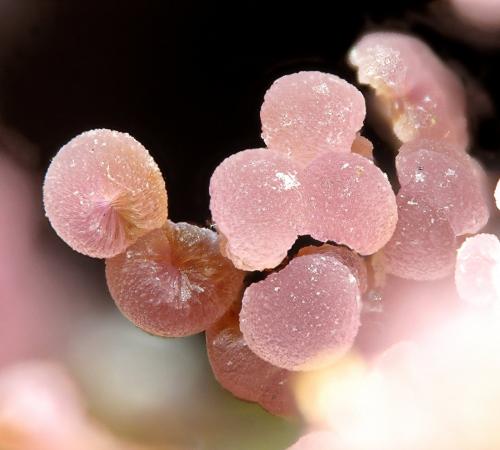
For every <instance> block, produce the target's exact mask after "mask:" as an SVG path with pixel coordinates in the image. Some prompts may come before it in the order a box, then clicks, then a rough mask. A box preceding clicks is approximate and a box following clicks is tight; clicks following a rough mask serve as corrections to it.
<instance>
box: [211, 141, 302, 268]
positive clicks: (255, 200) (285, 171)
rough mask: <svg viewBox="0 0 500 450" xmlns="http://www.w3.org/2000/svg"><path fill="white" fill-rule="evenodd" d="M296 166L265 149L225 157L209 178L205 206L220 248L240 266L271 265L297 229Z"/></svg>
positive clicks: (282, 255)
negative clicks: (218, 238)
mask: <svg viewBox="0 0 500 450" xmlns="http://www.w3.org/2000/svg"><path fill="white" fill-rule="evenodd" d="M300 187H301V181H300V179H299V169H298V167H297V165H296V164H295V163H294V162H293V161H292V160H291V159H290V158H288V157H287V156H285V155H282V154H280V153H278V152H271V151H269V150H266V149H254V150H245V151H242V152H239V153H236V154H234V155H232V156H230V157H229V158H226V159H225V160H224V161H223V162H222V163H221V164H220V165H219V166H218V167H217V168H216V169H215V172H214V173H213V175H212V178H211V180H210V210H211V212H212V218H213V220H214V222H215V225H216V226H217V230H218V231H219V232H220V233H221V234H222V235H223V240H222V241H221V242H223V246H222V249H221V250H222V251H223V253H224V254H225V255H226V256H227V257H229V258H230V259H231V260H232V261H233V263H234V265H235V266H236V267H238V268H240V269H243V270H263V269H268V268H273V267H276V266H277V265H278V264H279V263H280V262H281V261H282V260H283V259H284V258H285V256H286V254H287V251H288V249H289V248H290V247H291V246H292V245H293V243H294V242H295V239H296V238H297V235H298V232H299V229H300V228H301V224H302V220H303V214H302V208H303V206H302V196H301V191H300Z"/></svg>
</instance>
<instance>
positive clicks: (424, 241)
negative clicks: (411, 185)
mask: <svg viewBox="0 0 500 450" xmlns="http://www.w3.org/2000/svg"><path fill="white" fill-rule="evenodd" d="M397 203H398V224H397V226H396V231H395V232H394V234H393V236H392V238H391V240H390V241H389V242H388V243H387V245H386V246H385V247H384V249H383V254H384V263H385V264H384V265H385V270H386V271H387V272H388V273H391V274H393V275H397V276H399V277H401V278H406V279H411V280H435V279H439V278H443V277H446V276H447V275H449V274H451V273H452V272H453V267H454V265H455V253H456V239H455V233H454V231H453V229H452V228H451V226H450V223H449V222H448V220H447V219H446V217H444V216H443V215H442V214H440V213H439V211H438V210H436V209H435V208H433V207H432V206H430V205H429V204H428V203H426V201H425V200H424V199H422V197H420V196H418V195H413V194H412V193H411V192H410V193H408V192H406V189H405V188H403V189H401V190H400V191H399V193H398V196H397Z"/></svg>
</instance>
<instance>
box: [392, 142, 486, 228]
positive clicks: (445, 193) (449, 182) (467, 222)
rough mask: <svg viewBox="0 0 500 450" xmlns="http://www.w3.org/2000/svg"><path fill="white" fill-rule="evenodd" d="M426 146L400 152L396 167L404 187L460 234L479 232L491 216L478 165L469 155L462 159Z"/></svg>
mask: <svg viewBox="0 0 500 450" xmlns="http://www.w3.org/2000/svg"><path fill="white" fill-rule="evenodd" d="M425 147H426V146H423V148H421V149H419V150H416V149H411V150H408V151H405V150H404V149H402V150H401V151H400V152H399V154H398V156H397V157H396V169H397V172H398V179H399V182H400V184H401V186H403V187H404V188H405V191H406V192H407V193H411V194H415V195H418V196H419V197H421V198H422V199H424V200H425V201H426V202H427V203H428V204H429V205H430V206H432V207H434V208H436V209H437V210H438V211H440V213H441V214H443V215H444V216H446V217H447V218H448V220H449V221H450V225H451V226H452V228H453V230H454V231H455V234H456V235H457V236H459V235H462V234H466V233H477V232H478V231H479V230H480V229H481V228H483V227H484V225H486V223H487V222H488V219H489V209H488V203H487V200H486V198H485V196H484V189H483V186H482V182H483V180H482V177H481V176H480V174H479V173H478V171H477V167H476V166H474V164H473V162H472V159H471V158H470V157H468V156H467V155H463V156H462V157H460V158H459V157H454V156H452V155H451V154H449V153H446V152H437V151H434V150H428V149H426V148H425Z"/></svg>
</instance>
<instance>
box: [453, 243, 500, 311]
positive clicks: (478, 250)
mask: <svg viewBox="0 0 500 450" xmlns="http://www.w3.org/2000/svg"><path fill="white" fill-rule="evenodd" d="M499 276H500V241H499V240H498V237H496V236H495V235H493V234H487V233H482V234H477V235H475V236H472V237H469V238H467V239H466V240H465V241H464V242H463V244H462V245H461V246H460V248H459V249H458V252H457V264H456V268H455V284H456V286H457V291H458V294H459V296H460V297H461V298H462V299H463V300H464V301H466V302H467V303H469V304H471V305H475V306H497V307H498V306H499V305H500V280H499Z"/></svg>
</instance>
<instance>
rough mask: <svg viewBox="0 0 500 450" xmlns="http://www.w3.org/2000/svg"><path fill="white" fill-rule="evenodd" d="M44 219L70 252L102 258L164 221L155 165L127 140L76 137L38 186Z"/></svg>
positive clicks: (109, 135) (103, 133)
mask: <svg viewBox="0 0 500 450" xmlns="http://www.w3.org/2000/svg"><path fill="white" fill-rule="evenodd" d="M44 203H45V211H46V214H47V217H48V218H49V220H50V222H51V225H52V226H53V227H54V229H55V230H56V232H57V234H58V235H59V236H60V237H61V239H63V240H64V241H65V242H66V243H67V244H68V245H69V246H70V247H71V248H73V250H76V251H78V252H80V253H83V254H85V255H88V256H93V257H97V258H108V257H112V256H115V255H117V254H119V253H121V252H123V251H124V250H125V249H126V248H127V247H128V246H129V245H131V244H132V243H134V242H135V241H136V240H137V238H138V237H140V236H142V235H144V234H145V233H147V232H148V231H150V230H152V229H155V228H158V227H160V226H162V225H163V224H164V223H165V220H166V219H167V192H166V190H165V182H164V180H163V178H162V175H161V173H160V170H159V169H158V166H157V165H156V163H155V162H154V161H153V158H151V156H150V155H149V153H148V151H147V150H146V149H145V148H144V147H143V146H142V145H141V144H140V143H139V142H137V141H136V140H135V139H134V138H133V137H132V136H130V135H129V134H126V133H119V132H116V131H111V130H92V131H87V132H85V133H82V134H80V135H79V136H77V137H75V138H74V139H72V140H71V141H70V142H68V143H67V144H66V145H65V146H63V147H62V148H61V150H59V152H58V153H57V155H56V156H55V157H54V159H53V160H52V163H51V164H50V166H49V169H48V170H47V174H46V176H45V183H44Z"/></svg>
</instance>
